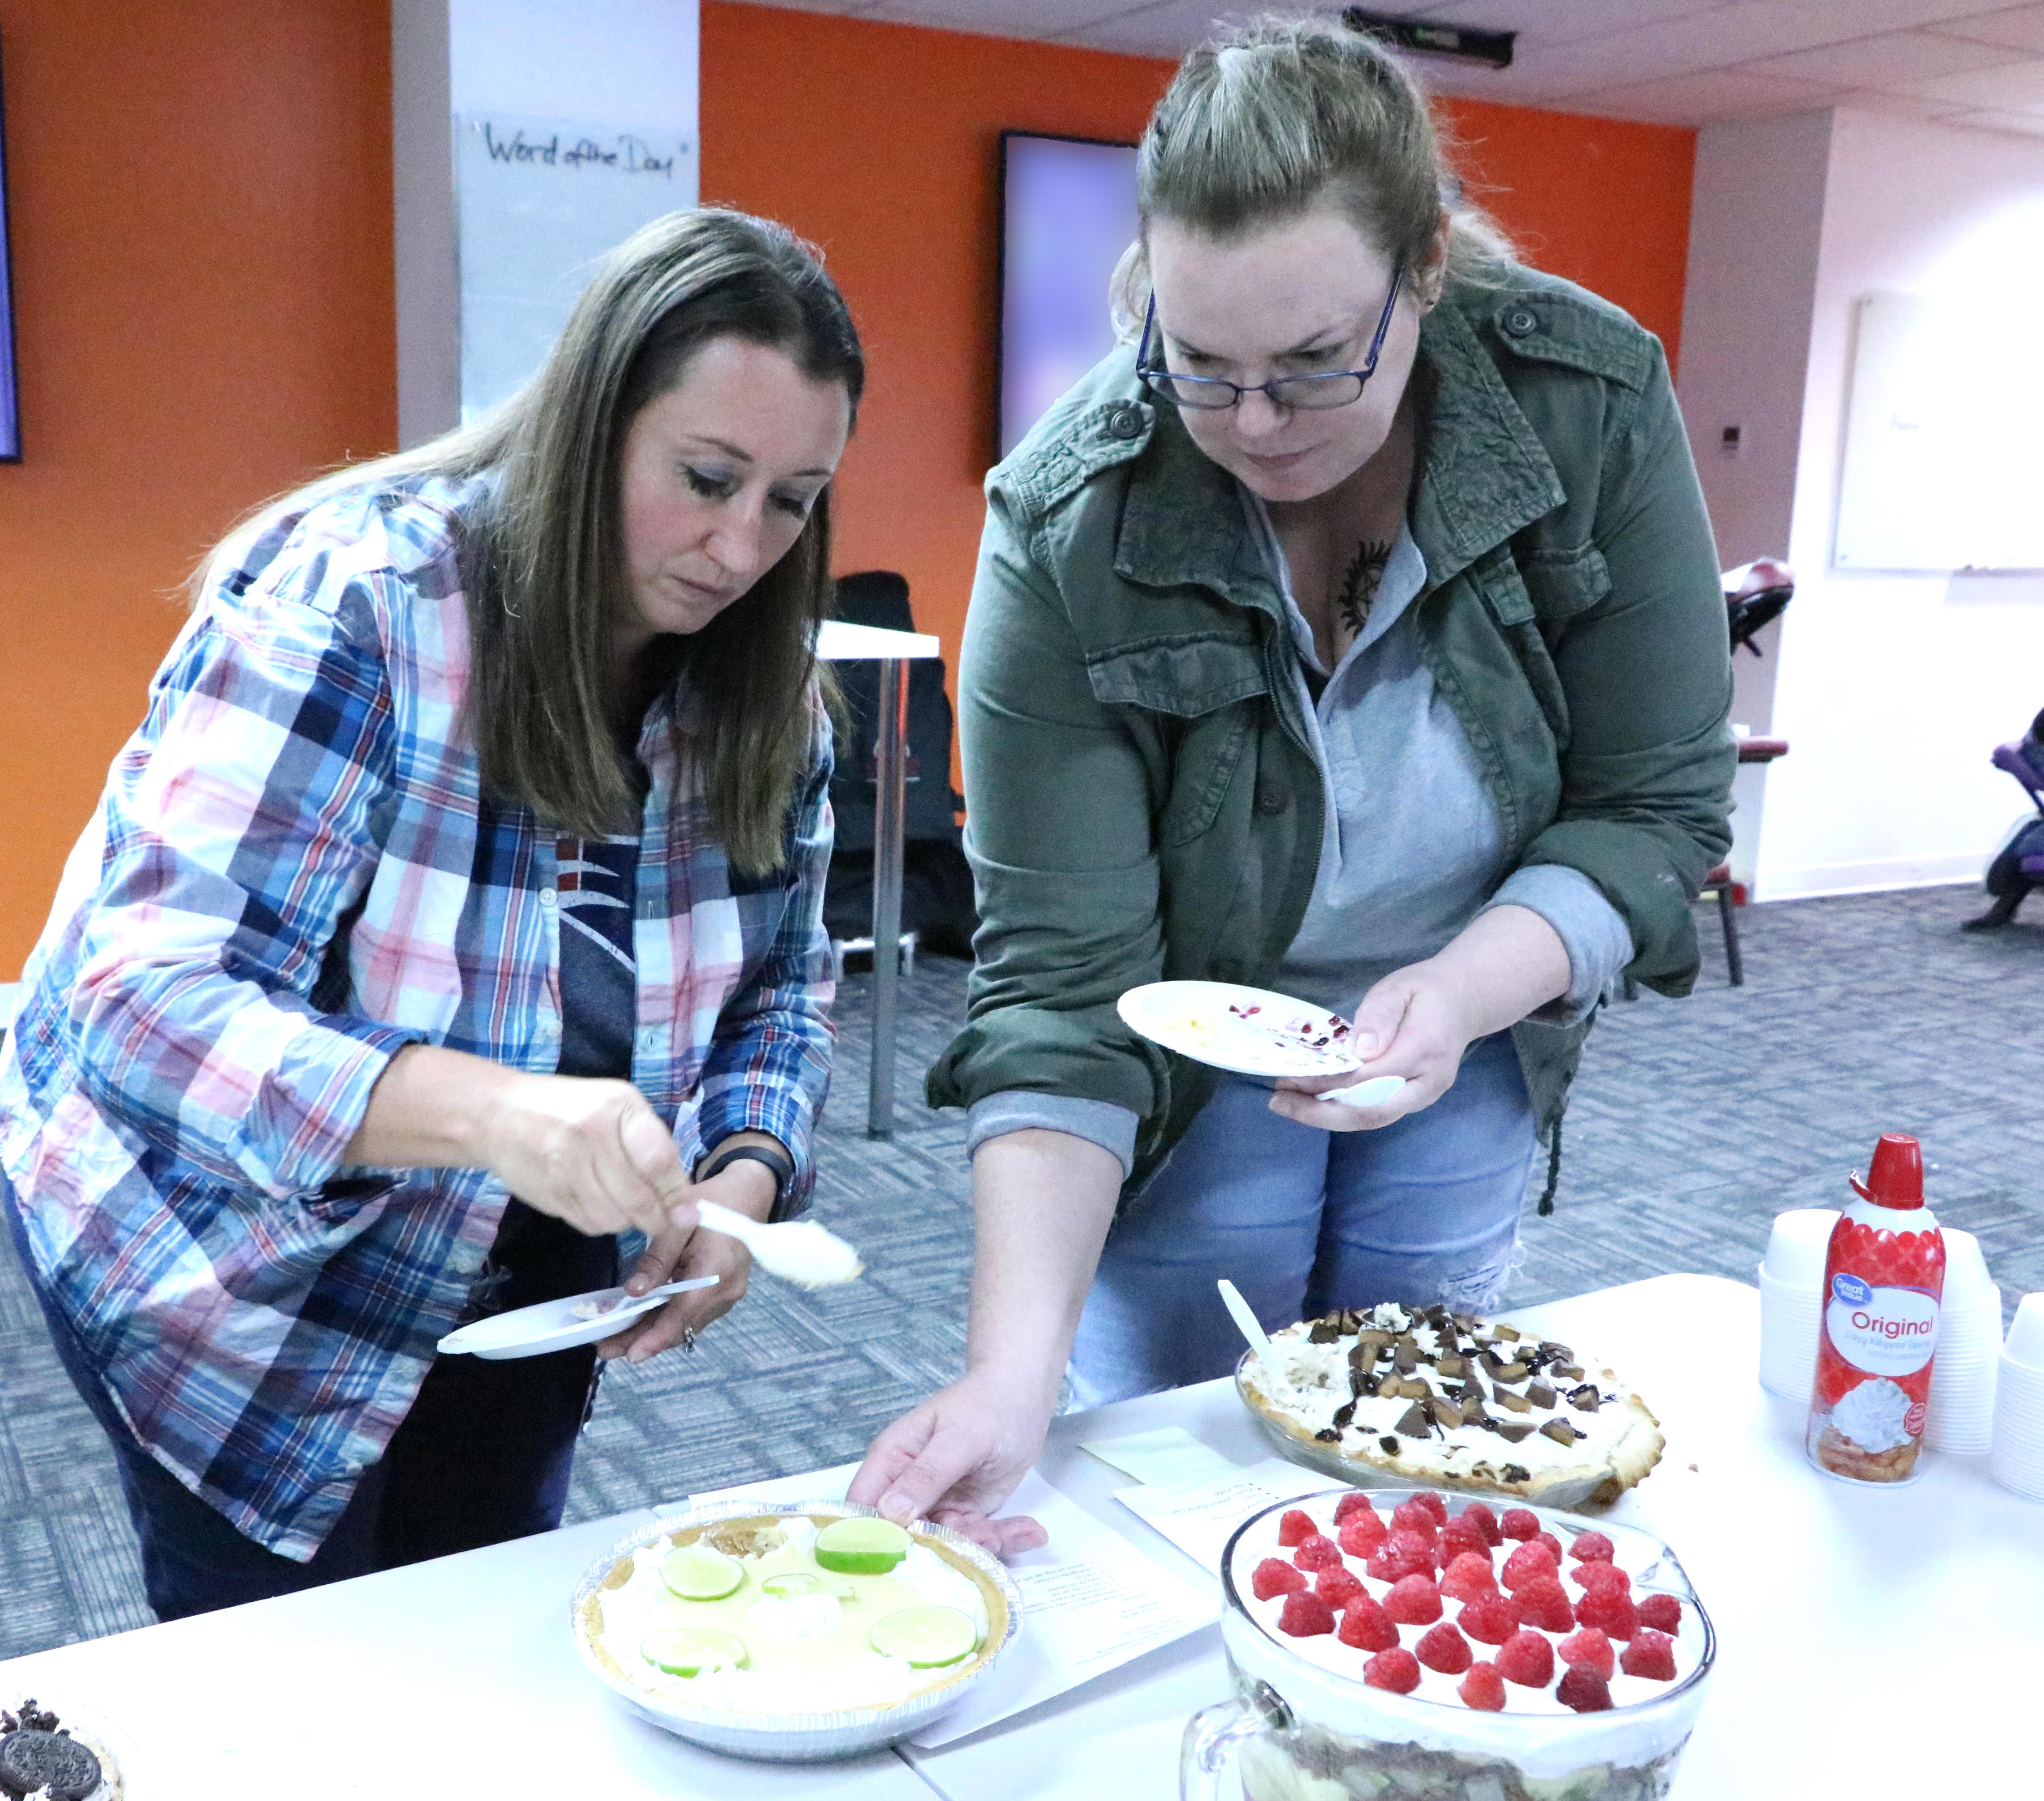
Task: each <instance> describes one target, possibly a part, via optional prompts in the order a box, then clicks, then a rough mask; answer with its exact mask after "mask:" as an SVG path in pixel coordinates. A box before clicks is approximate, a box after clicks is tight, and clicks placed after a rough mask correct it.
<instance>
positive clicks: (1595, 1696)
mask: <svg viewBox="0 0 2044 1801" xmlns="http://www.w3.org/2000/svg"><path fill="white" fill-rule="evenodd" d="M1554 1699H1556V1700H1558V1701H1559V1702H1560V1703H1562V1706H1563V1707H1573V1708H1574V1709H1575V1710H1576V1711H1577V1713H1579V1714H1601V1713H1605V1712H1608V1711H1609V1710H1610V1707H1611V1684H1609V1683H1608V1682H1607V1681H1606V1680H1604V1678H1603V1677H1602V1676H1599V1675H1598V1674H1597V1672H1596V1671H1595V1670H1593V1669H1591V1668H1590V1667H1589V1665H1588V1664H1571V1665H1569V1667H1568V1668H1567V1669H1565V1670H1563V1671H1562V1680H1560V1681H1559V1682H1558V1683H1557V1684H1555V1685H1554Z"/></svg>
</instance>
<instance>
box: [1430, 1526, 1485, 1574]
mask: <svg viewBox="0 0 2044 1801" xmlns="http://www.w3.org/2000/svg"><path fill="white" fill-rule="evenodd" d="M1465 1551H1476V1552H1479V1553H1481V1555H1482V1557H1483V1561H1485V1563H1489V1561H1490V1546H1489V1545H1487V1544H1485V1542H1484V1537H1483V1534H1481V1532H1479V1531H1477V1529H1476V1528H1475V1527H1474V1526H1465V1525H1464V1524H1463V1523H1462V1522H1461V1521H1460V1520H1459V1519H1451V1520H1450V1521H1449V1522H1448V1523H1447V1525H1446V1526H1443V1527H1442V1528H1441V1535H1440V1537H1439V1538H1437V1539H1435V1541H1434V1554H1435V1556H1436V1557H1439V1559H1440V1560H1441V1561H1442V1563H1443V1565H1446V1564H1447V1563H1448V1562H1449V1561H1450V1559H1452V1558H1454V1557H1460V1556H1461V1555H1462V1553H1463V1552H1465Z"/></svg>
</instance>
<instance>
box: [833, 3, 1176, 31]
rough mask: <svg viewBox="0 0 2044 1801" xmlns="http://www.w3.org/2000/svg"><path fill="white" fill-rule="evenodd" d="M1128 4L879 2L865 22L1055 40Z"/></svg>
mask: <svg viewBox="0 0 2044 1801" xmlns="http://www.w3.org/2000/svg"><path fill="white" fill-rule="evenodd" d="M1135 3H1138V4H1139V3H1140V0H1135ZM1129 10H1131V0H878V3H877V4H876V5H874V8H873V10H872V11H871V12H870V13H868V14H867V15H866V16H867V17H870V18H876V19H889V20H892V21H894V22H895V23H896V24H898V25H933V26H935V27H936V29H939V31H969V32H978V33H981V34H982V35H983V36H989V37H1021V38H1034V37H1059V36H1065V35H1066V34H1068V33H1073V32H1078V31H1082V30H1083V29H1085V27H1087V26H1088V25H1097V24H1098V23H1100V22H1101V21H1102V20H1105V19H1111V18H1112V17H1115V16H1116V14H1118V13H1127V12H1128V11H1129Z"/></svg>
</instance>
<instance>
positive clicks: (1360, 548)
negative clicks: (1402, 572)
mask: <svg viewBox="0 0 2044 1801" xmlns="http://www.w3.org/2000/svg"><path fill="white" fill-rule="evenodd" d="M1390 560H1391V540H1389V539H1388V538H1385V539H1365V540H1363V542H1362V543H1360V544H1358V545H1357V546H1356V547H1355V556H1354V560H1353V561H1352V562H1350V564H1349V566H1348V573H1347V574H1346V575H1344V576H1343V578H1342V582H1341V586H1340V587H1339V589H1337V590H1336V591H1335V618H1336V619H1338V620H1339V621H1340V622H1341V627H1342V629H1343V631H1344V632H1347V634H1348V635H1349V636H1350V637H1351V638H1360V637H1361V636H1362V628H1364V627H1365V626H1366V625H1367V624H1369V623H1370V608H1371V607H1372V606H1373V605H1374V604H1375V603H1376V600H1377V584H1378V583H1379V582H1381V581H1382V580H1383V579H1384V566H1385V564H1386V563H1389V562H1390Z"/></svg>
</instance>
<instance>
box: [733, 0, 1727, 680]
mask: <svg viewBox="0 0 2044 1801" xmlns="http://www.w3.org/2000/svg"><path fill="white" fill-rule="evenodd" d="M1171 67H1172V65H1171V64H1170V63H1160V62H1151V61H1148V60H1143V59H1139V58H1136V57H1131V56H1108V55H1105V54H1103V53H1101V52H1097V51H1089V50H1074V49H1068V48H1062V47H1061V46H1057V45H1051V44H1020V43H1015V42H1011V41H1009V40H1002V39H996V38H986V37H972V36H963V35H961V34H959V33H951V32H937V31H930V30H927V29H919V28H916V27H913V26H909V25H883V24H878V23H875V22H872V21H865V20H860V19H846V18H840V17H830V16H828V15H820V14H816V13H796V12H788V11H783V10H775V9H770V8H766V7H760V6H745V5H737V4H733V3H732V0H704V4H703V7H702V137H703V170H702V194H703V198H704V199H705V200H706V201H721V202H728V203H730V204H732V205H739V206H743V207H745V208H747V209H749V210H751V211H753V212H757V213H768V214H770V215H771V216H773V217H776V218H778V219H782V220H785V221H786V222H787V223H788V224H789V225H792V226H793V227H794V228H796V229H797V231H799V232H802V233H803V234H804V235H805V236H808V237H809V238H812V239H813V240H815V241H816V243H818V244H820V245H821V246H822V247H823V248H824V252H825V253H826V255H827V257H828V260H829V263H830V267H831V268H832V271H833V272H834V273H835V274H836V276H837V278H838V280H839V282H840V284H841V285H842V286H843V289H844V290H845V294H846V295H847V298H848V299H849V300H850V301H851V308H852V311H853V313H854V315H855V317H856V318H857V320H858V321H859V330H860V332H862V334H863V336H864V338H865V341H866V352H867V357H868V360H869V364H870V386H869V388H868V390H867V400H866V405H865V408H864V409H863V412H862V413H861V416H860V419H859V436H857V438H856V439H855V440H854V442H853V444H852V447H851V451H849V453H848V454H847V456H846V459H845V463H844V467H843V470H841V471H840V478H839V483H838V494H837V497H836V501H837V505H836V512H835V514H834V520H835V521H836V523H837V524H838V528H839V540H838V547H837V554H836V563H837V566H838V568H839V569H840V570H851V569H864V568H872V567H876V566H878V567H883V568H889V569H898V570H901V571H902V572H903V574H905V575H907V577H908V578H909V586H910V590H911V593H912V594H913V600H914V604H915V607H916V623H917V624H919V625H920V627H921V628H923V629H924V630H925V631H932V632H938V633H939V634H940V635H941V636H943V640H944V654H945V656H946V658H947V659H948V661H949V662H950V664H951V668H952V670H954V671H955V670H956V668H957V666H958V637H959V628H960V627H961V626H962V624H963V622H964V619H965V608H966V596H967V593H968V591H969V590H970V586H971V582H972V570H973V561H974V551H975V550H976V548H977V547H978V542H979V528H980V518H981V497H980V478H982V476H983V475H984V474H985V470H986V464H987V460H988V447H989V445H990V444H991V443H992V441H993V390H994V370H993V344H994V331H995V326H996V323H997V317H998V311H999V308H998V296H997V291H996V288H995V279H994V271H995V259H996V249H997V236H998V230H999V221H1000V205H999V191H998V179H999V143H1000V133H1001V131H1002V130H1003V129H1020V130H1025V131H1042V132H1061V133H1064V134H1066V135H1068V136H1075V137H1097V138H1108V139H1118V140H1123V141H1125V142H1129V143H1133V142H1134V141H1135V138H1136V136H1138V135H1139V132H1141V130H1142V129H1143V121H1144V120H1145V119H1146V118H1147V117H1148V116H1149V113H1150V109H1151V107H1152V106H1154V105H1155V103H1156V101H1157V98H1158V95H1159V94H1162V91H1163V88H1164V84H1165V83H1166V81H1168V80H1169V79H1170V73H1171ZM1447 110H1448V112H1449V113H1450V117H1452V119H1453V121H1454V130H1455V132H1456V134H1457V136H1458V137H1459V138H1460V139H1461V140H1462V143H1463V144H1464V145H1465V147H1466V169H1467V171H1468V173H1469V175H1470V178H1471V181H1470V187H1471V191H1472V193H1473V194H1476V195H1477V196H1478V197H1480V198H1482V199H1483V200H1484V201H1485V203H1486V204H1487V205H1489V206H1490V207H1491V209H1492V210H1493V212H1494V213H1496V215H1497V216H1498V217H1499V218H1500V220H1501V221H1503V223H1504V225H1506V226H1507V227H1508V228H1509V229H1510V230H1511V231H1512V233H1513V234H1514V236H1516V237H1517V238H1519V239H1520V241H1521V243H1522V244H1523V246H1524V248H1526V250H1527V252H1528V253H1529V254H1530V255H1531V256H1532V257H1533V258H1534V259H1535V260H1536V261H1537V262H1538V263H1539V264H1540V265H1541V266H1542V267H1545V268H1548V269H1551V270H1553V271H1555V272H1557V273H1558V274H1560V275H1566V276H1569V278H1571V279H1573V280H1575V281H1579V282H1583V283H1584V284H1585V286H1589V287H1591V288H1594V289H1595V290H1597V291H1598V292H1599V293H1601V294H1605V295H1608V297H1609V298H1612V300H1615V301H1617V302H1618V303H1619V305H1622V306H1623V307H1625V308H1627V309H1628V310H1629V311H1631V313H1634V314H1635V316H1636V317H1639V319H1640V320H1642V321H1643V322H1644V323H1645V324H1647V325H1648V326H1649V327H1650V328H1652V329H1653V330H1654V331H1656V332H1659V333H1660V334H1661V336H1662V338H1663V339H1664V340H1666V342H1667V344H1668V345H1669V350H1670V352H1671V354H1672V353H1673V349H1674V347H1675V340H1676V334H1677V331H1678V329H1679V328H1680V324H1681V313H1682V280H1683V274H1684V271H1685V267H1686V263H1687V259H1688V251H1689V179H1690V163H1691V160H1692V156H1693V155H1694V152H1695V148H1696V133H1695V132H1693V131H1689V130H1686V129H1678V128H1675V127H1671V126H1664V125H1631V124H1626V123H1623V122H1620V121H1614V120H1609V119H1592V118H1586V117H1579V116H1577V115H1573V114H1569V113H1535V112H1528V111H1525V110H1523V109H1519V108H1516V107H1510V106H1488V105H1484V104H1481V103H1476V102H1452V103H1450V105H1449V106H1448V108H1447Z"/></svg>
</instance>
